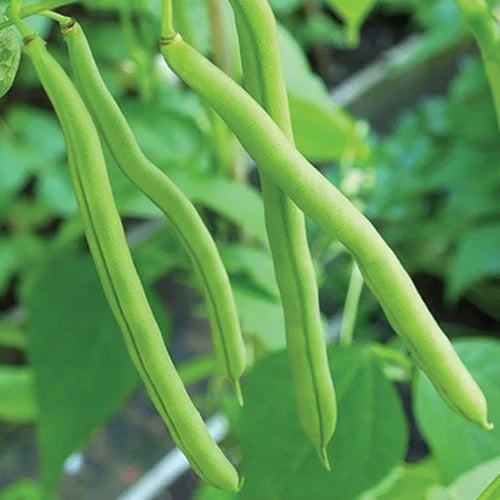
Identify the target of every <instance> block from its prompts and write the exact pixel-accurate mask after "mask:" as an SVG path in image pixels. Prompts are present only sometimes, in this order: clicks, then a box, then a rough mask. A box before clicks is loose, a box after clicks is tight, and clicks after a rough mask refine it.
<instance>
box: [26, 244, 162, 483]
mask: <svg viewBox="0 0 500 500" xmlns="http://www.w3.org/2000/svg"><path fill="white" fill-rule="evenodd" d="M26 309H27V312H28V317H29V332H30V349H29V351H30V361H31V366H32V368H33V373H34V377H35V397H36V403H37V406H38V415H39V419H38V422H39V426H38V444H39V454H40V458H41V465H42V473H41V478H42V481H43V484H44V486H45V488H47V489H50V488H53V487H54V485H55V484H56V482H57V479H58V477H59V474H60V471H61V466H62V464H63V462H64V460H65V459H66V458H67V456H68V455H69V454H70V453H72V452H73V451H75V450H78V449H80V448H81V447H82V446H84V445H85V443H86V442H87V441H88V440H89V438H90V437H91V435H92V434H93V433H94V432H95V430H96V429H97V428H98V427H99V426H100V425H102V424H103V423H104V422H105V421H106V420H107V419H109V418H110V417H111V416H112V415H113V414H114V413H115V411H116V410H117V409H118V408H119V407H120V406H121V405H122V404H123V402H124V401H125V399H126V398H127V397H128V395H129V394H130V393H131V391H132V390H133V389H134V387H135V386H136V385H137V383H138V375H137V373H136V371H135V369H134V367H133V365H132V363H131V361H130V360H129V357H128V354H127V351H126V349H125V346H124V342H123V339H122V336H121V333H120V331H119V329H118V326H117V324H116V322H115V320H114V318H113V316H112V314H111V311H110V309H109V307H108V304H107V303H106V300H105V298H104V294H103V292H102V289H101V285H100V283H99V280H98V277H97V273H96V271H95V268H94V264H93V262H92V261H91V259H90V257H88V256H83V255H80V254H73V253H66V254H64V255H59V256H57V258H55V259H54V260H53V261H52V262H51V263H50V264H48V265H47V267H46V269H45V270H44V272H43V273H41V274H40V276H39V277H38V280H37V282H36V284H35V285H34V286H33V288H31V293H30V295H29V297H28V300H27V304H26ZM157 317H158V319H161V318H160V317H159V316H158V312H157ZM164 323H165V321H161V324H162V325H163V324H164Z"/></svg>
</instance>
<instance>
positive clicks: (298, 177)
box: [160, 35, 492, 429]
mask: <svg viewBox="0 0 500 500" xmlns="http://www.w3.org/2000/svg"><path fill="white" fill-rule="evenodd" d="M160 45H161V51H162V53H163V55H164V57H165V58H166V60H167V62H168V63H169V65H170V67H171V68H172V69H173V70H174V71H175V72H176V73H177V75H179V77H180V78H181V79H182V80H184V82H185V83H186V84H187V85H189V86H190V87H191V88H192V89H193V90H194V91H195V92H197V93H198V94H200V95H201V96H202V97H203V98H204V99H206V100H207V102H209V103H210V105H211V106H212V107H213V108H214V109H215V110H216V111H217V112H218V113H219V114H220V116H221V117H222V118H223V119H224V121H225V122H226V123H227V124H228V126H229V127H230V128H231V129H232V130H233V132H234V133H235V135H236V136H237V137H238V139H239V140H240V142H241V144H242V145H243V147H244V148H245V149H246V150H247V151H248V153H249V154H250V156H252V157H253V159H254V161H255V162H256V163H257V165H259V166H260V168H261V170H262V171H263V172H265V173H266V174H267V175H269V176H270V177H271V178H272V179H273V180H274V181H275V182H276V184H277V185H278V186H280V187H281V189H283V191H285V193H287V194H288V196H290V198H291V199H292V200H293V201H294V202H295V203H296V204H297V206H298V207H299V208H300V209H302V211H303V212H304V213H305V214H306V215H308V216H309V217H311V218H312V219H313V220H314V221H316V222H317V223H318V225H319V226H320V227H321V228H322V229H323V230H324V231H325V232H328V233H330V234H332V235H334V236H335V237H336V238H338V239H339V240H340V241H341V242H342V243H343V244H344V245H345V246H346V247H347V249H348V250H349V251H350V252H351V253H352V254H353V256H354V258H355V259H356V261H357V263H358V265H359V267H360V270H361V272H362V274H363V276H364V278H365V281H366V283H367V285H368V286H369V288H370V289H371V290H372V292H373V293H374V294H375V296H376V297H377V299H378V301H379V303H380V304H381V306H382V308H383V309H384V312H385V314H386V316H387V318H388V320H389V322H390V323H391V325H392V327H393V328H394V330H395V331H396V332H397V333H399V334H400V335H401V336H402V337H404V338H405V339H406V341H407V343H408V345H409V348H410V350H411V352H412V354H413V355H414V357H415V360H416V361H417V363H418V364H419V365H420V367H421V368H422V370H423V371H424V372H425V373H426V374H427V376H428V377H429V378H430V380H431V381H432V382H433V384H434V386H435V387H436V389H437V390H438V392H439V393H440V394H441V396H442V397H443V399H444V400H445V401H446V402H447V403H448V404H449V406H450V407H451V408H452V409H454V410H455V411H456V412H457V413H459V414H460V415H463V416H464V417H466V418H468V419H470V420H472V421H474V422H477V423H479V424H480V425H482V426H483V427H485V428H486V429H491V428H492V424H490V423H488V420H487V403H486V400H485V397H484V395H483V393H482V392H481V389H480V388H479V387H478V385H477V384H476V382H475V381H474V379H473V378H472V376H471V375H470V373H469V372H468V371H467V369H466V368H465V366H464V365H463V364H462V362H461V360H460V358H459V357H458V355H457V354H456V352H455V350H454V349H453V347H452V345H451V343H450V341H449V340H448V338H447V337H446V335H445V334H444V333H443V331H442V330H441V329H440V327H439V326H438V324H437V323H436V321H435V319H434V318H433V316H432V314H431V313H430V312H429V310H428V309H427V307H426V305H425V303H424V301H423V300H422V298H421V297H420V295H419V293H418V291H417V290H416V288H415V285H414V284H413V282H412V280H411V278H410V277H409V276H408V274H407V273H406V271H405V270H404V268H403V266H402V265H401V263H400V262H399V260H398V259H397V257H396V255H395V254H394V252H393V251H392V250H391V249H390V247H389V246H388V245H387V243H386V242H385V241H384V239H383V238H382V237H381V236H380V234H379V233H378V232H377V230H376V229H375V228H374V227H373V225H372V224H371V223H370V222H369V221H368V219H366V217H364V216H363V214H361V213H360V212H359V211H358V210H357V209H356V207H355V206H354V205H353V204H352V203H351V202H350V201H349V200H348V199H347V198H346V197H345V196H344V195H343V194H342V193H341V192H340V191H339V190H338V189H337V188H336V187H335V186H334V185H333V184H331V183H330V182H329V181H328V180H327V179H326V178H325V177H324V176H323V175H322V174H321V173H320V172H318V171H317V170H316V169H315V168H314V167H313V166H312V165H311V164H310V163H309V162H308V161H307V160H306V159H305V158H304V157H303V156H302V155H301V154H300V153H299V152H298V151H297V150H296V149H295V148H293V147H292V146H291V145H290V141H289V140H288V138H287V137H286V136H285V135H284V134H283V132H282V131H281V130H280V129H279V127H278V126H277V125H276V124H275V123H274V121H273V120H272V119H271V118H270V117H269V116H268V115H267V114H266V112H265V111H264V110H263V109H262V108H261V107H260V106H259V104H258V103H257V102H255V101H254V100H253V99H252V98H251V97H250V96H249V95H248V94H247V93H246V92H245V91H244V90H243V89H242V88H241V87H240V86H239V85H238V84H237V83H235V82H234V81H233V80H231V79H230V78H229V77H227V76H226V75H225V74H224V73H222V72H221V71H220V70H219V69H218V68H216V67H215V66H214V65H213V64H211V63H210V61H208V60H207V59H206V58H204V57H203V56H202V55H201V54H199V53H198V52H196V51H195V50H194V49H192V48H191V47H190V46H189V45H188V44H186V43H185V42H184V41H183V40H182V37H181V36H180V35H176V36H173V37H170V38H166V39H162V41H161V44H160Z"/></svg>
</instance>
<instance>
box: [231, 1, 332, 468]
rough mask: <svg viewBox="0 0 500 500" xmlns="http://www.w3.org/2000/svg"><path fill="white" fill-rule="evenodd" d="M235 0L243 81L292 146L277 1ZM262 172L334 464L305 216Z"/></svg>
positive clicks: (299, 370)
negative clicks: (275, 8)
mask: <svg viewBox="0 0 500 500" xmlns="http://www.w3.org/2000/svg"><path fill="white" fill-rule="evenodd" d="M231 5H232V7H233V10H234V14H235V19H236V24H237V30H238V38H239V42H240V44H239V45H240V54H241V62H242V67H243V77H244V82H245V87H246V89H247V91H248V92H249V94H250V95H252V96H253V97H254V99H255V100H256V101H257V102H259V103H260V104H261V106H262V107H263V108H264V109H265V110H266V111H267V112H268V113H269V116H270V117H271V118H272V119H273V120H274V122H275V123H276V124H277V125H278V127H279V128H280V129H281V130H282V131H283V132H284V133H285V135H286V136H287V137H288V139H289V141H290V144H291V145H293V144H294V140H293V131H292V124H291V117H290V111H289V107H288V97H287V93H286V87H285V81H284V77H283V71H282V69H281V54H280V47H279V40H278V31H277V27H276V21H275V18H274V14H273V12H272V10H271V7H270V6H269V3H268V2H267V0H253V1H252V2H246V1H241V0H231ZM260 178H261V187H262V197H263V201H264V213H265V219H266V228H267V234H268V237H269V243H270V246H271V253H272V257H273V262H274V269H275V273H276V279H277V282H278V286H279V290H280V296H281V302H282V305H283V312H284V317H285V330H286V338H287V347H288V353H289V359H290V371H291V374H292V381H293V386H294V389H295V397H296V401H297V407H298V413H299V417H300V421H301V423H302V426H303V428H304V430H305V432H306V434H307V436H308V437H309V439H310V440H311V442H312V443H313V445H314V447H315V448H316V450H317V451H318V455H319V456H320V458H321V461H322V462H323V464H324V465H325V467H326V468H327V469H330V464H329V461H328V455H327V452H326V445H327V444H328V442H329V441H330V439H331V437H332V435H333V432H334V430H335V425H336V421H337V404H336V400H335V391H334V386H333V381H332V377H331V374H330V369H329V366H328V358H327V355H326V342H325V335H324V332H323V326H322V321H321V315H320V309H319V299H318V286H317V283H316V276H315V272H314V267H313V263H312V259H311V254H310V251H309V246H308V242H307V234H306V228H305V220H304V215H303V213H302V212H301V211H300V210H299V209H298V208H297V206H296V205H295V203H293V201H292V200H290V198H289V197H288V196H287V195H286V194H285V193H284V192H283V191H282V190H281V189H280V188H279V187H278V186H277V185H276V184H275V183H274V181H273V180H272V178H271V177H269V176H268V175H267V174H266V173H265V172H261V173H260Z"/></svg>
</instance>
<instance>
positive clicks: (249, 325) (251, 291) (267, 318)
mask: <svg viewBox="0 0 500 500" xmlns="http://www.w3.org/2000/svg"><path fill="white" fill-rule="evenodd" d="M232 281H233V283H232V285H233V293H234V300H235V302H236V306H237V308H238V312H239V315H240V319H241V324H242V326H243V330H244V331H245V332H246V333H248V334H250V335H254V336H255V337H256V339H257V340H258V342H259V343H260V344H261V345H262V346H264V348H265V350H271V351H277V350H281V349H283V348H284V347H285V345H286V342H285V322H284V318H283V310H282V309H281V302H280V301H279V299H278V298H272V297H270V296H269V295H265V294H263V293H262V292H260V291H259V290H256V289H255V287H252V286H251V284H249V283H246V284H245V283H241V282H235V280H232Z"/></svg>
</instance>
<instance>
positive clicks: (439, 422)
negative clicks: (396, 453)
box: [415, 338, 500, 483]
mask: <svg viewBox="0 0 500 500" xmlns="http://www.w3.org/2000/svg"><path fill="white" fill-rule="evenodd" d="M454 347H455V349H456V351H457V353H458V355H459V356H460V358H461V359H462V361H463V362H464V364H465V366H466V367H467V368H468V369H469V370H470V372H471V374H472V376H473V377H474V379H475V380H476V382H477V383H478V384H479V386H480V387H481V389H482V390H483V392H484V395H485V396H486V400H487V401H488V413H489V420H490V421H491V422H493V424H495V429H494V430H492V431H489V432H488V431H485V430H484V429H482V428H481V427H479V426H478V425H476V424H473V423H472V422H469V421H467V420H465V419H464V418H463V417H460V416H459V415H456V414H455V413H454V412H453V411H452V410H451V409H450V408H449V407H448V406H447V405H446V403H444V402H443V401H442V399H441V398H440V397H439V396H438V394H437V392H436V390H435V389H434V387H433V386H432V385H431V383H430V382H429V380H428V379H427V377H425V376H424V375H423V374H422V373H421V372H420V373H419V375H418V378H417V383H416V390H415V409H416V417H417V423H418V426H419V428H420V430H421V431H422V433H423V435H424V437H425V439H426V441H427V443H428V444H429V446H430V448H431V451H432V456H433V457H434V460H435V463H436V464H437V466H438V467H439V469H440V470H441V472H442V474H443V479H444V481H445V483H449V482H450V481H453V480H454V479H455V478H456V477H458V476H459V475H460V474H461V473H463V472H465V471H467V470H469V469H471V468H472V467H474V466H475V465H478V464H480V463H482V462H484V461H486V460H489V459H491V458H493V457H495V456H497V455H498V450H500V386H499V385H498V381H499V380H500V364H499V363H498V360H499V359H500V342H499V341H497V340H493V339H485V338H475V339H460V340H458V341H457V342H455V343H454Z"/></svg>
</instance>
